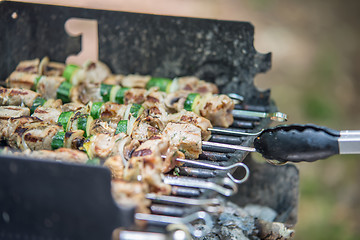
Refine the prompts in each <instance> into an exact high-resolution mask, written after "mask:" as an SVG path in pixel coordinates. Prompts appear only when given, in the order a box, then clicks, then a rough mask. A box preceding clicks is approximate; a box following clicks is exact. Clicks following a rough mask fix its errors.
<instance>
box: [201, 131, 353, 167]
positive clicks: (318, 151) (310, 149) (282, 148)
mask: <svg viewBox="0 0 360 240" xmlns="http://www.w3.org/2000/svg"><path fill="white" fill-rule="evenodd" d="M222 133H226V132H225V131H224V132H222ZM231 134H236V135H239V136H243V135H255V136H256V138H255V140H254V147H253V148H252V147H243V146H237V145H231V144H222V143H214V142H203V145H207V146H213V147H218V148H228V149H229V148H230V149H234V150H241V151H248V152H258V153H260V154H262V156H263V157H264V158H265V159H267V160H269V161H270V162H271V163H273V164H283V163H286V162H302V161H305V162H313V161H316V160H319V159H324V158H327V157H330V156H332V155H336V154H359V153H360V131H359V130H346V131H336V130H333V129H330V128H326V127H322V126H317V125H313V124H306V125H298V124H293V125H284V126H277V127H275V128H270V129H266V130H262V131H260V132H257V133H246V132H231Z"/></svg>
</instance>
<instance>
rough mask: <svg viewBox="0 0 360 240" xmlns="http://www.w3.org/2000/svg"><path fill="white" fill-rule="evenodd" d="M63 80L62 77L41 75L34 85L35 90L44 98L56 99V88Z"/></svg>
mask: <svg viewBox="0 0 360 240" xmlns="http://www.w3.org/2000/svg"><path fill="white" fill-rule="evenodd" d="M64 81H65V78H63V77H55V76H42V77H41V78H40V80H39V82H38V83H37V85H36V91H37V92H38V93H40V95H41V96H42V97H43V98H45V99H56V93H57V89H58V88H59V87H60V85H61V83H62V82H64Z"/></svg>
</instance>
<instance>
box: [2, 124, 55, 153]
mask: <svg viewBox="0 0 360 240" xmlns="http://www.w3.org/2000/svg"><path fill="white" fill-rule="evenodd" d="M60 130H62V128H61V127H60V126H58V125H50V124H47V123H45V122H43V121H41V122H32V123H28V124H25V125H20V126H18V127H17V128H16V129H15V131H14V134H13V135H11V136H10V138H8V144H9V146H11V147H13V148H16V149H20V150H26V149H30V150H32V151H35V150H51V142H52V139H53V137H54V136H55V134H56V133H57V132H58V131H60Z"/></svg>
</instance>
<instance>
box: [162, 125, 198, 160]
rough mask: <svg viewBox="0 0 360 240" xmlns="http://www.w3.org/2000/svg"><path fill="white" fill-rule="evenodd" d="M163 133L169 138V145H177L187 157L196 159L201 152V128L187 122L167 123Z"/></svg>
mask: <svg viewBox="0 0 360 240" xmlns="http://www.w3.org/2000/svg"><path fill="white" fill-rule="evenodd" d="M163 133H164V135H167V136H168V137H169V138H170V144H171V146H174V147H177V148H178V149H179V150H180V151H182V152H184V153H185V156H186V157H188V158H193V159H196V158H198V157H199V155H200V153H201V152H202V150H201V146H202V142H201V130H200V128H198V127H196V126H194V125H192V124H189V123H168V124H167V125H166V127H165V129H164V132H163Z"/></svg>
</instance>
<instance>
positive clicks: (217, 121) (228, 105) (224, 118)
mask: <svg viewBox="0 0 360 240" xmlns="http://www.w3.org/2000/svg"><path fill="white" fill-rule="evenodd" d="M233 109H234V101H233V100H231V98H229V97H228V96H226V95H217V96H212V97H211V98H209V99H208V100H207V101H205V102H204V105H203V108H201V109H200V115H201V116H203V117H205V118H207V119H209V120H210V121H211V123H212V124H213V125H214V126H220V127H229V126H230V125H231V124H232V123H233V122H234V117H233V115H232V110H233Z"/></svg>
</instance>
